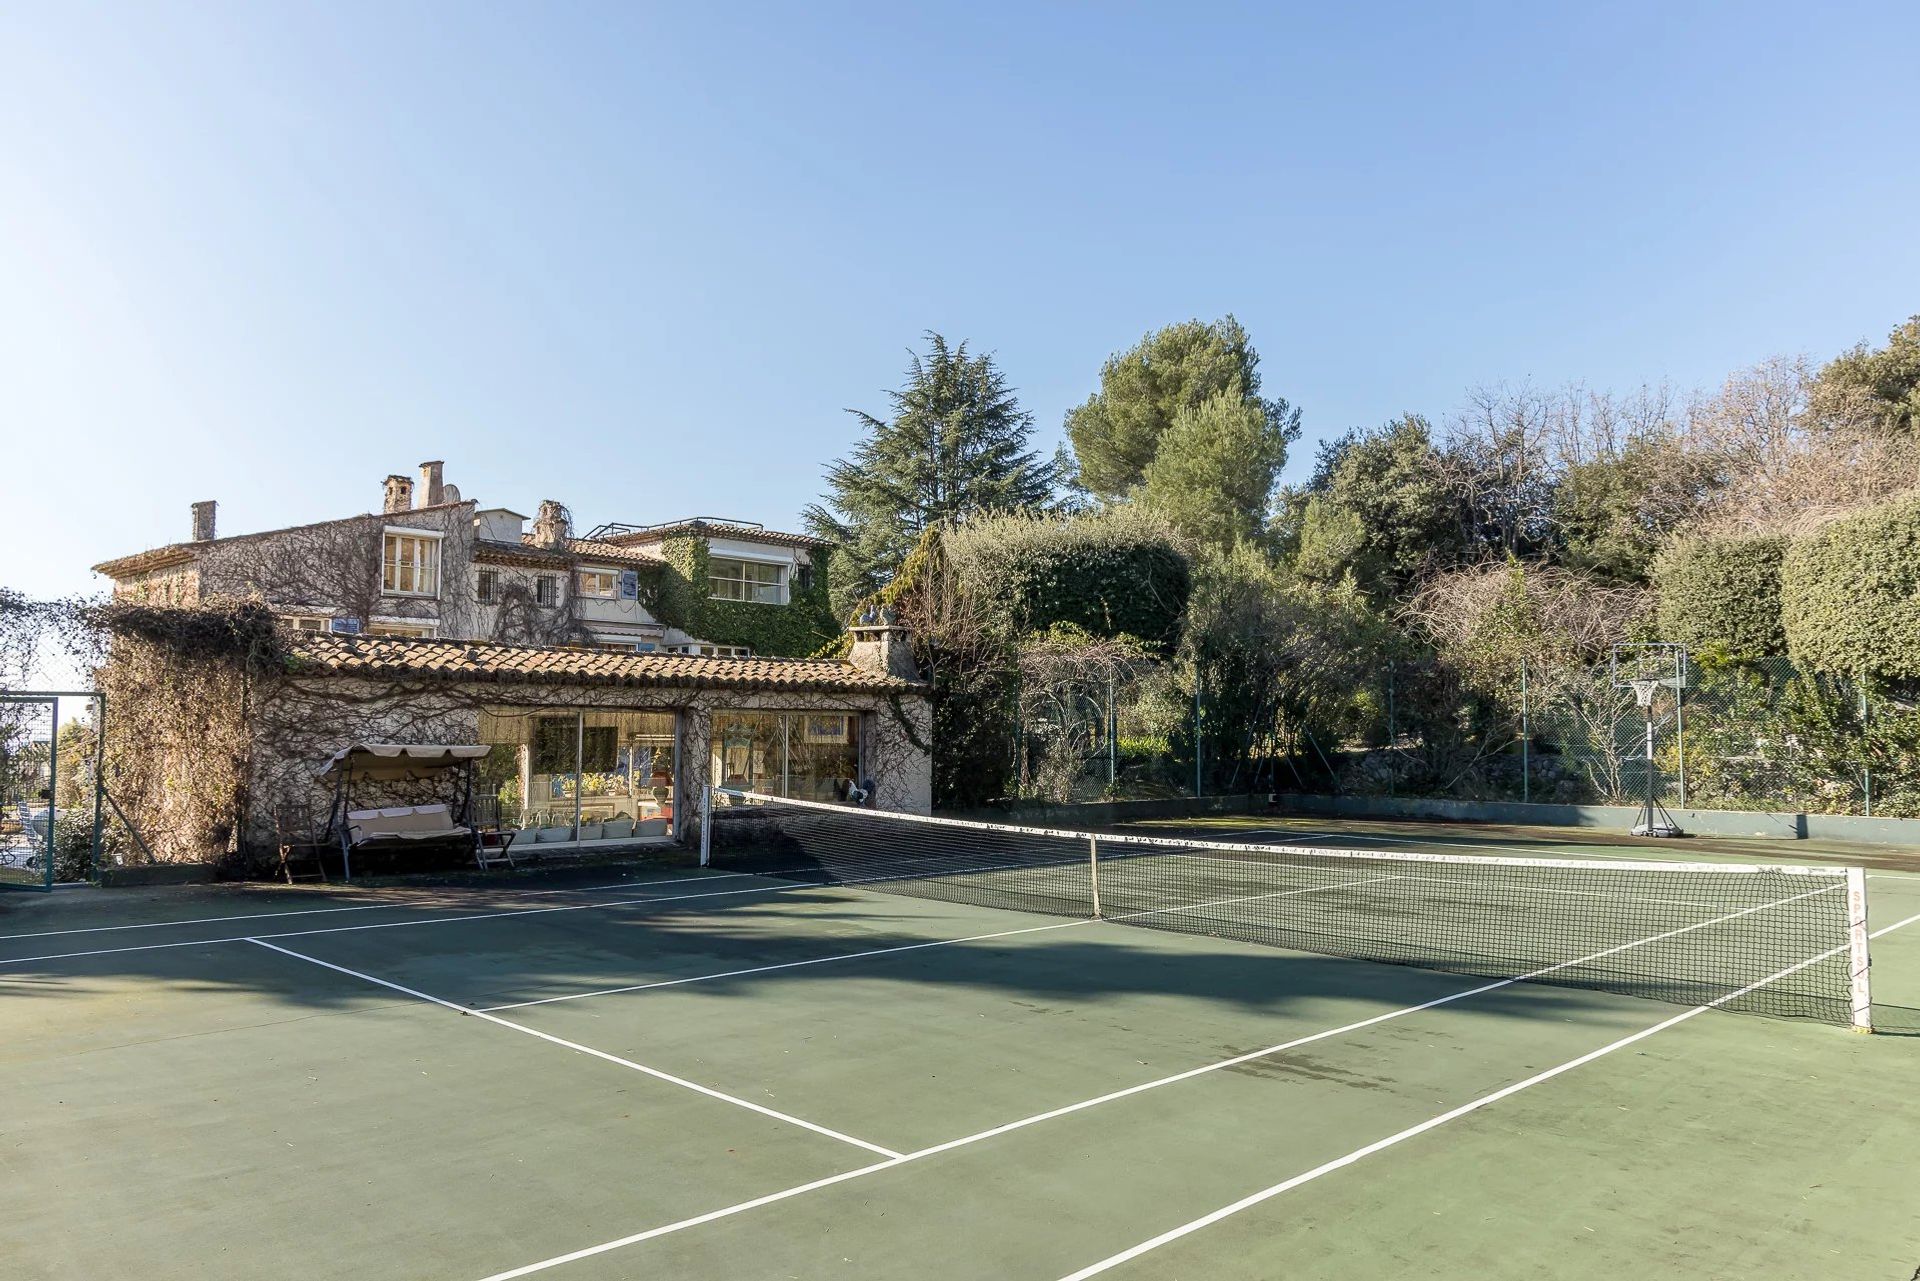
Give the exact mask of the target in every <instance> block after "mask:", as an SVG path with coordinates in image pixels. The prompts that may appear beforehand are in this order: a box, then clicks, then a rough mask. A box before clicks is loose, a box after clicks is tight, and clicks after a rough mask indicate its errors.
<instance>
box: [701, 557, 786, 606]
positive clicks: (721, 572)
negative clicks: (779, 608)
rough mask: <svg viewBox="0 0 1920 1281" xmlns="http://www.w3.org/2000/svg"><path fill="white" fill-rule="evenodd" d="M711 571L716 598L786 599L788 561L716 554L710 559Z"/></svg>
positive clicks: (764, 602) (765, 602) (772, 601)
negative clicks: (770, 562)
mask: <svg viewBox="0 0 1920 1281" xmlns="http://www.w3.org/2000/svg"><path fill="white" fill-rule="evenodd" d="M707 573H708V575H709V579H710V581H711V583H712V595H713V598H714V599H715V600H746V601H753V602H755V603H756V604H761V605H780V604H784V603H785V602H786V599H787V596H786V590H785V583H786V573H787V567H786V566H785V565H768V564H763V563H762V562H760V561H756V560H732V559H729V558H727V557H724V556H715V557H713V558H711V559H710V560H708V562H707Z"/></svg>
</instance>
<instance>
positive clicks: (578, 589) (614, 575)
mask: <svg viewBox="0 0 1920 1281" xmlns="http://www.w3.org/2000/svg"><path fill="white" fill-rule="evenodd" d="M589 577H592V578H599V579H605V580H606V584H607V590H605V591H603V592H602V591H589V590H587V587H586V583H585V581H584V580H586V579H587V578H589ZM573 594H574V595H575V596H577V597H579V598H580V599H582V600H619V599H620V571H619V570H617V569H599V568H595V569H576V570H574V571H573Z"/></svg>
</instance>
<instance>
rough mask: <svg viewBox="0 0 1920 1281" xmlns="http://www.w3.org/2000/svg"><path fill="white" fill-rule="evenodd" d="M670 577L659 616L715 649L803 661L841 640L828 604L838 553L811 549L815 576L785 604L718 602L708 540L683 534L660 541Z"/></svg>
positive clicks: (664, 580) (793, 587)
mask: <svg viewBox="0 0 1920 1281" xmlns="http://www.w3.org/2000/svg"><path fill="white" fill-rule="evenodd" d="M660 552H661V555H662V556H663V557H664V558H665V559H666V572H665V573H663V574H662V575H661V576H660V586H659V591H658V610H657V616H658V617H659V619H660V621H661V622H663V623H667V624H669V625H670V626H674V627H678V628H679V629H680V630H681V631H684V632H686V633H688V634H689V635H693V636H698V637H699V638H700V639H701V640H705V641H712V642H713V643H714V644H716V645H745V646H748V647H750V648H751V649H752V650H753V652H754V653H755V654H762V655H766V656H769V657H775V658H800V657H803V656H805V655H807V654H811V653H814V652H816V651H817V650H819V649H820V648H821V647H822V646H824V645H828V644H831V643H832V642H833V640H834V639H835V638H836V637H837V636H838V635H839V633H840V628H839V625H838V623H837V622H836V621H835V617H834V613H833V610H832V607H831V606H830V605H829V603H828V595H829V586H828V584H829V581H830V579H831V576H832V563H833V559H834V555H833V553H832V552H831V551H830V550H829V549H827V548H824V547H815V548H813V549H811V552H810V556H811V559H812V561H813V568H812V571H811V573H809V574H808V575H806V576H804V577H799V578H795V579H794V580H793V581H792V582H791V583H790V584H789V586H788V592H787V603H786V604H785V605H767V604H762V603H760V602H757V601H743V600H715V599H713V596H712V588H711V585H710V583H709V581H708V576H707V567H708V563H709V561H710V559H711V556H710V553H709V551H708V548H707V540H706V539H705V538H702V537H700V536H698V535H691V534H690V535H683V536H680V537H676V538H668V539H665V540H663V541H662V542H661V545H660Z"/></svg>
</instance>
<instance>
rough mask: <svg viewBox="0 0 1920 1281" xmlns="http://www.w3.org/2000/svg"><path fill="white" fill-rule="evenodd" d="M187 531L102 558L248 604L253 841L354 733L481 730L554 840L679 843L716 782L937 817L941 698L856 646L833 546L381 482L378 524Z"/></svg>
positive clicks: (516, 809) (248, 787) (871, 636)
mask: <svg viewBox="0 0 1920 1281" xmlns="http://www.w3.org/2000/svg"><path fill="white" fill-rule="evenodd" d="M214 522H215V507H214V504H212V503H210V502H209V503H196V504H194V506H193V531H192V532H193V537H192V538H191V539H189V540H186V541H184V542H180V543H173V544H168V545H166V546H163V547H159V548H155V549H153V550H150V551H145V552H140V553H137V554H135V555H132V556H125V557H120V558H118V559H116V560H111V561H107V562H104V563H103V564H101V565H98V566H96V567H95V569H96V571H97V572H99V573H102V574H104V575H106V576H107V577H109V578H110V579H111V580H112V582H113V592H114V596H115V598H116V600H118V601H122V602H128V603H142V604H148V605H155V606H162V607H169V606H173V607H193V606H195V605H201V604H211V603H213V602H219V601H253V602H258V603H261V604H264V605H265V606H266V607H267V608H268V609H270V610H271V611H272V614H273V617H274V619H275V621H276V623H277V625H278V628H277V630H278V632H279V635H280V643H281V645H282V646H283V647H284V650H285V653H286V656H287V661H286V664H285V667H286V673H287V674H286V676H285V677H284V679H282V678H280V677H278V676H277V675H276V678H275V679H274V680H273V681H271V682H268V683H265V684H263V685H262V686H261V687H260V688H259V689H258V691H257V694H256V696H255V697H254V698H253V700H252V701H251V703H250V708H249V712H248V716H249V723H248V724H247V725H246V726H245V727H243V728H242V729H241V731H240V735H239V736H240V737H241V738H244V739H245V741H247V742H248V743H249V744H251V747H250V749H249V751H248V753H247V763H246V766H245V768H246V770H247V771H248V773H249V775H250V777H248V778H246V779H245V780H244V782H243V786H241V787H240V789H239V790H240V791H241V792H242V793H243V794H244V795H245V796H246V797H247V798H248V805H249V807H250V816H249V817H248V819H247V820H245V822H244V824H243V826H244V827H246V828H247V829H248V830H247V831H246V832H244V833H243V834H242V835H243V837H244V839H246V840H249V841H252V842H256V843H257V842H260V841H262V840H264V839H266V827H267V825H268V824H269V823H272V822H276V821H280V820H279V818H278V817H277V814H278V811H281V810H284V809H286V808H289V807H294V808H305V809H311V808H314V807H315V806H316V805H318V803H319V802H321V801H322V800H323V799H324V798H323V797H321V796H319V795H318V794H317V793H316V792H315V786H316V785H315V784H314V783H313V781H312V771H313V769H314V768H315V767H316V766H318V765H319V764H320V763H321V762H323V761H325V760H326V759H327V757H328V756H330V755H331V754H332V753H333V752H334V751H336V750H338V749H339V748H341V747H343V746H345V745H347V744H348V743H350V742H355V741H361V742H367V741H377V742H466V743H482V744H485V745H487V746H488V747H490V748H491V749H492V750H491V751H490V752H489V753H488V755H487V757H486V758H485V760H483V761H482V762H481V763H480V765H479V767H478V771H477V772H478V782H479V786H480V793H481V797H482V800H483V801H484V802H485V805H486V809H487V816H488V817H492V816H493V815H494V814H496V813H497V816H498V821H499V822H500V823H501V824H502V825H503V826H506V827H511V828H515V829H517V830H519V831H520V832H521V833H522V837H521V839H522V840H523V841H526V842H530V843H535V844H548V845H554V846H568V847H580V846H593V845H596V844H600V843H612V842H616V841H629V840H670V839H676V838H685V837H686V836H687V835H688V834H689V833H690V830H691V819H692V818H693V817H694V816H696V815H697V814H698V811H699V804H698V800H699V798H700V797H701V796H702V795H703V794H704V789H705V788H706V787H707V786H708V785H709V784H710V783H719V784H723V785H727V786H734V787H741V788H746V789H749V790H754V791H764V792H769V793H771V794H774V795H783V796H794V797H802V798H806V799H814V800H826V801H832V800H840V799H845V798H846V797H847V795H848V793H849V791H850V789H851V788H852V787H853V786H854V785H855V784H857V783H867V782H870V783H872V784H873V785H874V788H873V790H874V801H875V803H876V804H879V805H881V806H883V807H885V808H891V809H901V810H910V811H917V812H925V811H926V810H927V809H928V808H930V805H931V766H930V751H929V743H928V737H927V736H928V733H929V724H930V719H931V717H930V712H929V708H928V704H927V688H926V687H925V686H924V685H923V684H922V683H920V681H919V680H918V679H917V674H916V673H915V672H914V671H913V670H912V664H911V660H910V658H908V657H907V649H906V646H905V644H904V641H903V639H902V638H901V637H899V636H898V635H897V633H896V631H895V629H892V628H890V627H885V626H876V627H872V628H863V629H856V632H857V634H856V637H855V641H856V643H855V644H854V646H853V648H852V653H851V655H850V657H848V658H846V659H838V658H832V659H828V658H820V659H814V658H808V657H806V655H808V654H812V653H815V652H817V651H820V650H822V649H823V648H824V647H826V646H828V645H829V644H830V643H832V642H833V641H834V640H836V639H837V638H838V636H839V628H838V627H837V625H836V624H835V621H834V619H833V617H832V614H831V611H830V610H829V608H828V606H827V597H826V581H825V578H826V575H825V569H826V561H827V555H828V551H827V549H826V548H825V547H823V546H822V545H821V544H819V543H818V542H816V541H815V540H813V539H810V538H807V537H805V536H802V535H798V534H788V533H781V532H778V531H774V530H768V529H766V528H764V527H762V526H759V525H755V524H751V523H748V522H742V521H734V520H718V519H711V518H705V519H688V520H677V521H670V522H664V523H657V524H627V523H621V522H612V523H608V524H604V525H601V526H598V527H596V528H594V529H592V530H589V531H587V532H586V533H585V534H576V533H575V532H574V530H573V528H572V520H571V516H570V513H568V511H567V509H566V508H565V507H564V506H562V505H561V504H560V503H558V502H554V501H551V500H549V501H545V502H542V503H540V504H538V505H537V507H536V508H535V515H534V516H533V517H531V518H528V517H526V516H523V515H521V514H520V513H518V512H516V511H514V510H512V509H509V508H505V507H482V506H480V505H479V504H478V503H477V502H474V501H473V500H469V499H464V498H462V497H461V495H460V494H459V492H458V490H457V489H456V488H455V487H454V486H452V485H449V484H447V483H445V481H444V474H443V467H442V464H441V463H439V462H429V463H425V464H422V465H421V467H420V470H419V475H418V480H417V483H416V481H415V479H414V478H412V477H408V476H402V475H391V476H388V477H387V478H386V479H385V481H384V482H383V484H382V505H381V510H380V511H378V512H369V513H365V514H360V515H353V516H347V517H343V518H340V519H338V520H332V521H324V522H319V523H316V524H311V525H303V526H295V527H290V528H285V529H277V530H269V531H265V532H261V533H254V534H241V535H236V536H230V537H220V536H217V534H216V530H215V527H214Z"/></svg>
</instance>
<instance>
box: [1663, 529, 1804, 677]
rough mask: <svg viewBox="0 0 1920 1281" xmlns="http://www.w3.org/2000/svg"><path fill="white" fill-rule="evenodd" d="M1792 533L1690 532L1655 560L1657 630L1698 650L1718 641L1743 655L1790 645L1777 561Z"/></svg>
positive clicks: (1758, 654)
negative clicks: (1731, 535)
mask: <svg viewBox="0 0 1920 1281" xmlns="http://www.w3.org/2000/svg"><path fill="white" fill-rule="evenodd" d="M1786 553H1787V539H1786V538H1785V537H1784V536H1783V535H1778V534H1762V535H1758V536H1755V537H1747V538H1687V539H1682V540H1680V541H1678V542H1676V543H1674V544H1672V545H1671V546H1669V547H1668V548H1667V549H1666V551H1664V552H1663V553H1661V555H1660V556H1659V558H1658V559H1657V560H1656V561H1655V562H1654V567H1653V581H1654V585H1655V587H1656V588H1657V589H1658V590H1659V594H1660V603H1659V609H1658V617H1659V622H1660V636H1661V638H1662V639H1664V640H1669V641H1677V642H1679V643H1680V644H1682V645H1685V646H1686V647H1687V649H1688V650H1690V651H1691V652H1693V653H1696V654H1697V653H1700V652H1701V651H1703V650H1710V649H1721V650H1724V651H1725V652H1727V653H1730V654H1734V655H1738V656H1740V657H1742V658H1761V657H1764V656H1766V655H1769V654H1782V653H1785V652H1786V648H1787V637H1786V632H1785V630H1784V629H1783V628H1782V626H1781V621H1780V608H1781V606H1780V566H1781V562H1782V560H1783V559H1784V558H1785V556H1786Z"/></svg>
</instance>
